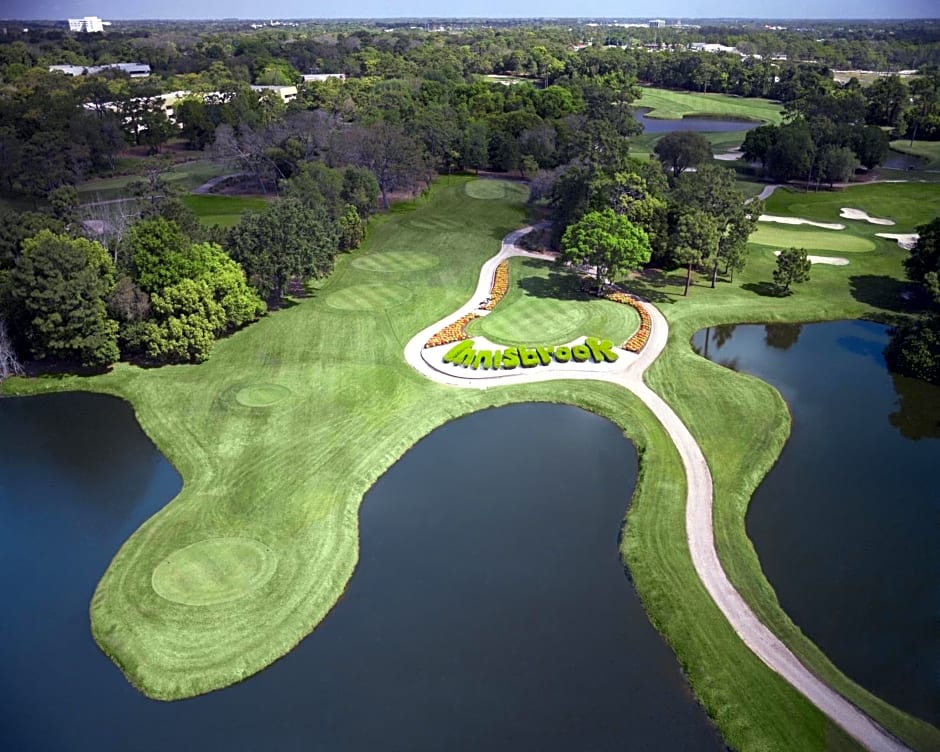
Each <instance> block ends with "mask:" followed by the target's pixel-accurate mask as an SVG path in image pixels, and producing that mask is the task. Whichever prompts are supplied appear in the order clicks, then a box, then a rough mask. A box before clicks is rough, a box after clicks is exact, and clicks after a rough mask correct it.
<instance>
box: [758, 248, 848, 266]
mask: <svg viewBox="0 0 940 752" xmlns="http://www.w3.org/2000/svg"><path fill="white" fill-rule="evenodd" d="M779 255H780V251H774V256H779ZM806 258H808V259H809V261H810V263H811V264H828V265H829V266H848V265H849V260H848V259H847V258H842V257H841V256H807V257H806Z"/></svg>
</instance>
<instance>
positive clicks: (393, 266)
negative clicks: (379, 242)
mask: <svg viewBox="0 0 940 752" xmlns="http://www.w3.org/2000/svg"><path fill="white" fill-rule="evenodd" d="M437 264H438V259H437V256H434V255H432V254H430V253H425V252H424V251H397V252H392V253H370V254H369V255H368V256H360V257H359V258H357V259H355V260H354V261H353V266H355V267H356V268H357V269H362V270H364V271H367V272H387V273H391V274H399V273H403V272H417V271H422V270H424V269H430V268H432V267H434V266H437Z"/></svg>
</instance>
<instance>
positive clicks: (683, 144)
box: [653, 131, 712, 178]
mask: <svg viewBox="0 0 940 752" xmlns="http://www.w3.org/2000/svg"><path fill="white" fill-rule="evenodd" d="M653 151H655V152H656V156H658V157H659V160H660V161H661V162H662V163H663V167H664V168H666V167H669V168H670V169H671V170H672V176H673V177H674V178H677V177H679V175H681V174H682V173H683V172H684V171H685V170H687V169H689V168H690V167H695V166H696V165H699V164H701V163H702V162H705V161H707V160H709V159H711V158H712V145H711V144H710V143H709V142H708V139H707V138H705V136H703V135H702V134H701V133H699V132H697V131H672V132H671V133H667V134H666V135H665V136H663V137H662V138H661V139H659V141H658V143H657V144H656V146H655V148H654V149H653Z"/></svg>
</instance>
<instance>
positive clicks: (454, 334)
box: [424, 313, 479, 348]
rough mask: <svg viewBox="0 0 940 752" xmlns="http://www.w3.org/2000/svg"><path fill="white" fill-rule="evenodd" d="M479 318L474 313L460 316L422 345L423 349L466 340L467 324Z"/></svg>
mask: <svg viewBox="0 0 940 752" xmlns="http://www.w3.org/2000/svg"><path fill="white" fill-rule="evenodd" d="M476 318H479V315H478V314H476V313H468V314H467V315H466V316H461V317H460V318H459V319H457V320H456V321H455V322H453V323H452V324H448V325H447V326H445V327H444V328H443V329H441V330H440V331H439V332H438V333H437V334H435V335H434V336H433V337H431V339H429V340H428V341H427V342H425V343H424V347H425V348H428V347H438V346H440V345H449V344H451V343H452V342H460V341H461V340H465V339H467V324H469V323H470V322H471V321H473V320H474V319H476Z"/></svg>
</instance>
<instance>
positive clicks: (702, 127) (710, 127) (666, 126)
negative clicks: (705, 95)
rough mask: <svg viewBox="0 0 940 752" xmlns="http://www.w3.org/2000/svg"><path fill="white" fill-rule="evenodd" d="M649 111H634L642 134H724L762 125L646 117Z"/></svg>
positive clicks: (696, 118) (706, 119) (685, 118)
mask: <svg viewBox="0 0 940 752" xmlns="http://www.w3.org/2000/svg"><path fill="white" fill-rule="evenodd" d="M649 111H650V110H648V109H646V108H642V107H641V108H638V109H637V110H635V111H634V117H635V118H636V120H637V122H638V123H640V124H641V125H642V126H643V132H644V133H671V132H672V131H699V132H701V133H725V132H728V131H749V130H752V129H753V128H757V127H758V126H759V125H763V123H759V122H756V121H754V120H727V119H721V118H703V117H684V118H681V119H679V120H665V119H663V118H651V117H647V116H646V113H647V112H649Z"/></svg>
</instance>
